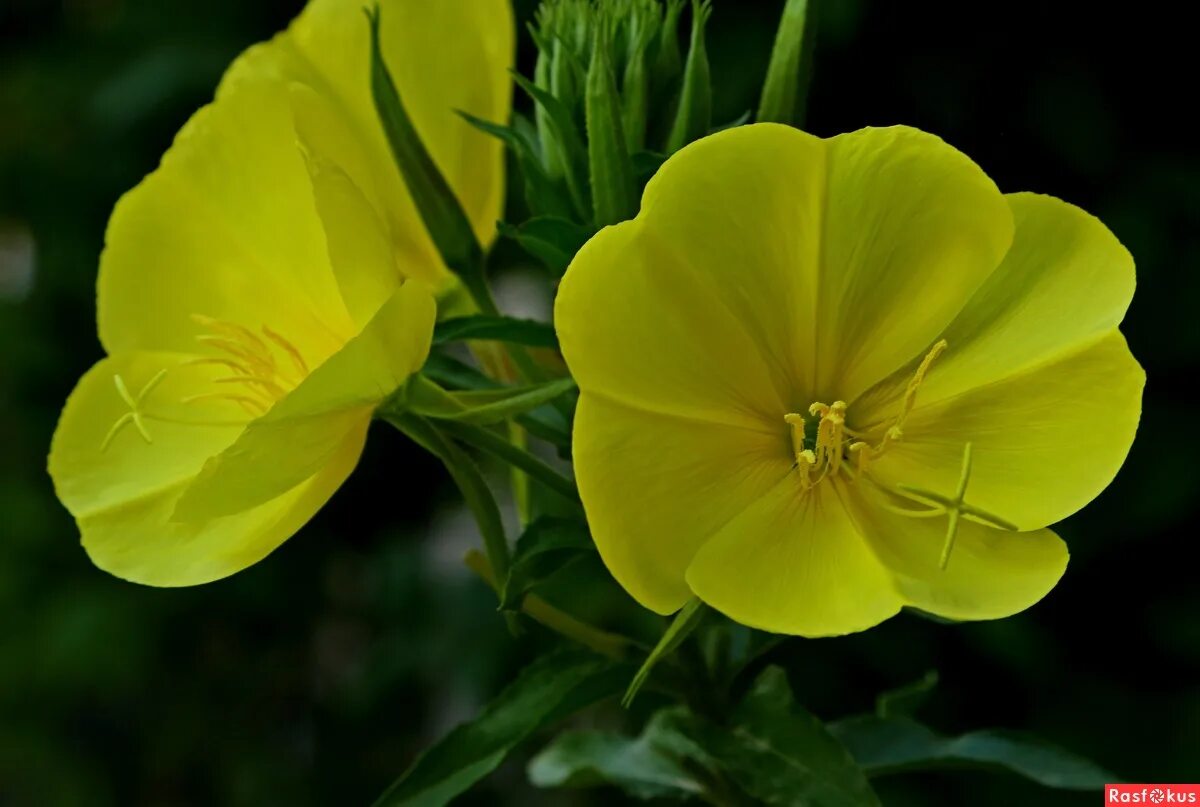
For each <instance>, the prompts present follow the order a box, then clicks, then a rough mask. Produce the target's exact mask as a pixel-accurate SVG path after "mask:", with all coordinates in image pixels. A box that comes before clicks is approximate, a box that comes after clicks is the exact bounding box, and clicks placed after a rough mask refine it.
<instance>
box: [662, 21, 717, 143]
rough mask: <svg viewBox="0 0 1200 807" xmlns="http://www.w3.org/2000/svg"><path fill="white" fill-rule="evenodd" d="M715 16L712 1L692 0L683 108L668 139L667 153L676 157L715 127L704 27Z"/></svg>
mask: <svg viewBox="0 0 1200 807" xmlns="http://www.w3.org/2000/svg"><path fill="white" fill-rule="evenodd" d="M711 14H712V2H711V0H692V38H691V43H690V45H689V46H688V57H687V64H686V65H684V68H683V88H682V89H681V90H680V91H679V108H678V109H677V110H676V111H675V122H674V123H673V124H672V125H671V133H670V134H669V135H668V136H667V148H666V151H667V154H674V153H675V152H676V151H679V149H681V148H683V147H684V146H686V145H687V144H688V143H691V142H692V141H693V140H699V139H700V138H702V137H704V136H705V135H706V134H708V130H709V129H710V128H711V127H712V78H711V76H710V75H709V67H708V51H707V50H706V48H705V45H704V28H705V26H706V25H707V24H708V18H709V16H710V15H711Z"/></svg>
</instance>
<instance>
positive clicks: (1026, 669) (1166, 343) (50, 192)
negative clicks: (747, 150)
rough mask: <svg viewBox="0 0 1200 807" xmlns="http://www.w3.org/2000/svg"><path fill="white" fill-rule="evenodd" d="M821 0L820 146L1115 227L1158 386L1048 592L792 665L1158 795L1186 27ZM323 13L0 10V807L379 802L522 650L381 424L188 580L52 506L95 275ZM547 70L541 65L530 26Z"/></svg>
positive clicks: (1192, 156)
mask: <svg viewBox="0 0 1200 807" xmlns="http://www.w3.org/2000/svg"><path fill="white" fill-rule="evenodd" d="M825 5H826V12H827V13H826V14H825V17H824V20H823V23H822V28H821V30H820V34H819V38H818V40H819V41H818V52H817V68H816V80H815V86H814V91H813V96H812V100H811V104H810V118H809V127H810V128H811V129H812V130H813V131H814V132H816V133H817V134H821V135H831V134H834V133H837V132H841V131H846V130H850V129H855V128H858V127H860V126H863V125H867V124H891V123H907V124H911V125H914V126H918V127H920V128H923V129H926V130H929V131H932V132H935V133H937V134H940V135H941V136H943V137H944V138H946V139H947V140H948V141H949V142H950V143H952V144H954V145H956V146H958V147H959V148H961V149H962V150H964V151H966V152H967V153H968V154H970V155H971V156H972V157H973V158H974V159H975V160H976V161H978V162H979V163H980V164H981V165H982V166H983V167H984V169H985V170H987V171H988V173H989V174H990V175H991V176H992V177H993V178H994V179H995V180H996V181H997V182H998V183H999V185H1000V187H1001V188H1002V189H1004V190H1026V189H1028V190H1037V191H1042V192H1045V193H1050V194H1053V195H1056V196H1059V197H1062V198H1064V199H1066V200H1068V201H1071V202H1073V203H1075V204H1078V205H1080V206H1082V207H1084V208H1086V209H1087V210H1089V211H1091V212H1093V213H1095V214H1097V215H1098V216H1100V218H1101V219H1103V220H1104V221H1105V222H1106V223H1107V224H1108V225H1109V227H1111V228H1112V229H1113V231H1114V232H1116V234H1117V235H1118V236H1119V237H1120V238H1121V240H1122V241H1123V242H1124V243H1125V244H1126V246H1128V247H1129V249H1130V250H1131V251H1132V252H1133V254H1134V256H1135V257H1136V259H1137V262H1138V279H1139V284H1138V292H1137V297H1136V299H1135V300H1134V304H1133V308H1132V310H1131V311H1130V314H1129V317H1128V319H1127V320H1126V324H1125V327H1124V331H1125V333H1126V335H1127V336H1128V337H1129V341H1130V344H1131V346H1132V349H1133V352H1134V354H1135V355H1136V356H1137V357H1138V358H1139V359H1140V360H1141V362H1142V364H1143V365H1144V366H1145V368H1146V370H1147V373H1148V375H1149V382H1148V385H1147V388H1146V400H1145V410H1144V414H1143V417H1142V425H1141V430H1140V433H1139V435H1138V440H1137V443H1136V444H1135V445H1134V448H1133V452H1132V455H1131V456H1130V459H1129V461H1128V462H1127V463H1126V465H1125V467H1124V469H1123V470H1122V472H1121V474H1120V476H1119V477H1118V479H1117V481H1116V482H1115V483H1114V484H1113V486H1112V487H1111V488H1110V489H1109V490H1108V491H1107V492H1105V493H1104V494H1103V495H1102V496H1101V497H1100V498H1099V499H1098V500H1097V501H1096V502H1094V503H1093V504H1092V505H1091V506H1090V507H1089V508H1087V510H1086V511H1085V512H1083V513H1082V514H1080V515H1078V516H1076V517H1073V518H1072V519H1070V520H1069V521H1068V522H1066V523H1064V524H1063V525H1062V527H1061V532H1062V533H1063V535H1064V537H1066V538H1067V540H1068V542H1069V543H1070V545H1071V549H1072V563H1071V567H1070V569H1069V571H1068V573H1067V576H1066V578H1065V579H1064V580H1063V582H1062V584H1061V585H1059V586H1058V588H1057V589H1055V591H1054V592H1053V593H1052V594H1051V595H1050V596H1049V597H1048V598H1047V599H1046V600H1045V601H1044V602H1043V603H1042V604H1040V605H1038V606H1037V607H1035V608H1033V609H1032V610H1030V611H1029V612H1027V613H1025V614H1023V615H1021V616H1019V617H1016V618H1013V619H1009V620H1005V621H1002V622H996V623H986V624H975V625H961V626H952V627H951V626H942V625H935V624H933V623H930V622H926V621H922V620H920V619H917V618H914V617H911V616H901V617H898V618H896V619H894V620H892V621H891V622H889V623H887V624H885V625H884V626H882V627H881V628H878V629H876V630H872V631H870V632H868V633H866V634H861V635H857V636H853V637H849V638H843V639H830V640H820V641H801V640H796V641H792V642H790V643H787V644H786V645H785V646H784V648H783V650H782V651H781V653H780V659H781V660H783V661H787V662H789V664H790V668H791V670H792V671H793V681H794V683H795V685H796V687H797V689H798V692H799V695H800V698H801V700H802V701H803V702H804V703H806V704H807V705H808V706H809V707H810V708H811V709H812V710H813V711H814V712H816V713H817V714H819V715H820V716H822V717H836V716H839V715H842V714H845V713H847V712H851V711H860V710H864V709H867V708H869V706H870V703H871V700H872V698H873V696H874V694H875V693H876V692H877V691H878V690H880V689H884V688H887V687H891V686H895V685H897V684H901V683H904V682H906V681H908V680H911V679H913V678H916V677H918V676H919V675H920V674H922V673H923V672H924V671H925V670H927V669H930V668H936V669H938V670H940V671H941V675H942V686H941V688H940V690H939V692H938V694H937V695H936V697H935V699H934V701H933V702H932V703H931V705H930V706H929V708H928V709H927V712H926V717H927V718H928V720H929V722H931V723H932V724H933V725H935V726H937V727H939V728H942V729H944V730H947V731H952V730H965V729H970V728H977V727H983V726H1007V727H1019V728H1025V729H1029V730H1033V731H1036V732H1038V733H1039V734H1041V735H1043V736H1045V737H1047V738H1049V739H1052V740H1053V741H1055V742H1057V743H1059V744H1062V745H1065V746H1067V747H1069V748H1072V749H1075V750H1077V751H1079V752H1081V753H1084V754H1085V755H1087V756H1089V757H1092V758H1093V759H1095V760H1097V761H1098V762H1100V763H1102V764H1103V765H1105V766H1107V767H1108V768H1110V769H1112V770H1114V771H1116V772H1118V773H1119V774H1120V775H1122V776H1124V777H1126V778H1128V779H1130V780H1132V781H1149V782H1187V781H1197V780H1200V586H1198V585H1197V568H1198V567H1197V564H1196V561H1195V558H1196V554H1195V552H1194V551H1193V549H1194V544H1195V542H1196V540H1197V535H1196V530H1195V525H1196V524H1197V515H1198V507H1200V505H1198V503H1197V471H1196V463H1197V461H1198V460H1200V452H1198V451H1197V449H1198V448H1200V446H1198V442H1200V441H1198V440H1197V432H1198V431H1200V419H1198V421H1192V417H1196V415H1197V410H1196V406H1195V403H1196V402H1195V399H1194V397H1193V396H1192V395H1191V394H1190V393H1189V388H1190V387H1192V386H1193V380H1194V377H1195V373H1196V372H1197V369H1198V359H1200V326H1198V323H1197V312H1196V299H1197V292H1198V291H1200V275H1198V274H1197V272H1196V267H1197V266H1198V264H1200V235H1198V233H1200V228H1198V227H1197V215H1196V213H1197V211H1198V210H1200V149H1198V148H1197V145H1196V144H1197V134H1196V129H1195V127H1194V125H1193V124H1192V123H1191V122H1190V120H1189V118H1190V117H1191V115H1192V114H1193V113H1194V106H1195V97H1196V96H1195V84H1196V79H1197V70H1196V68H1195V45H1194V37H1193V35H1192V33H1191V30H1190V28H1189V26H1188V25H1186V24H1185V22H1184V20H1183V19H1172V18H1171V13H1172V12H1173V11H1174V9H1175V8H1176V7H1173V6H1169V5H1153V4H1140V5H1137V4H1135V5H1132V6H1129V5H1126V6H1121V7H1120V10H1118V11H1113V12H1111V13H1101V12H1100V11H1098V10H1096V9H1098V8H1099V7H1098V6H1095V5H1093V4H1083V3H1077V4H1076V3H1064V4H1057V3H1056V4H1048V3H1034V2H1010V3H1004V4H995V3H992V4H940V3H935V4H929V3H915V2H909V3H894V2H848V0H829V1H828V2H826V4H825ZM531 6H532V3H530V2H521V3H519V6H518V13H519V14H520V15H521V17H522V19H527V18H528V15H529V12H530V10H531ZM715 6H716V10H715V14H714V16H713V21H712V25H711V28H710V41H709V52H710V54H711V57H712V61H713V74H714V77H715V84H716V88H715V90H716V105H717V112H718V119H719V120H731V119H733V118H736V117H737V116H738V115H740V114H741V113H742V112H743V111H744V110H745V109H747V108H750V107H752V106H753V105H754V101H755V99H756V96H757V87H758V85H759V83H760V82H761V77H762V75H763V73H764V71H765V64H766V60H767V55H768V52H769V48H770V44H771V41H772V37H773V27H774V24H775V21H776V19H777V16H778V13H779V9H780V7H781V3H780V2H778V1H776V2H769V3H746V2H734V0H716V2H715ZM297 10H298V3H297V2H285V1H284V0H269V1H264V2H254V3H248V2H239V0H219V1H218V0H187V2H181V1H179V2H169V3H164V2H161V0H61V1H60V2H53V3H52V2H36V1H35V0H0V805H10V804H12V805H44V804H45V805H76V804H78V805H89V806H90V805H97V806H101V807H102V806H103V805H208V804H219V805H250V804H254V805H273V804H288V805H304V804H365V803H368V802H369V801H370V799H371V798H373V797H374V796H375V795H377V794H378V792H379V791H380V790H381V789H382V788H383V786H384V785H385V784H386V783H387V782H388V781H389V780H390V779H391V777H393V776H394V775H396V774H397V773H399V772H400V771H401V770H402V769H403V768H404V767H405V765H406V764H407V763H408V762H409V761H410V760H411V759H412V757H413V755H414V754H415V753H416V752H417V751H418V750H419V749H420V748H421V747H423V746H424V745H425V744H427V743H428V742H429V741H430V740H431V739H432V738H434V737H436V736H439V735H440V734H442V733H444V732H445V731H446V730H447V729H448V728H449V727H450V726H451V725H453V724H454V723H455V722H457V721H459V720H461V719H464V718H466V717H467V716H469V715H470V714H471V713H472V712H473V710H474V709H475V708H476V707H477V705H478V704H479V703H480V701H481V699H483V698H486V697H487V696H488V695H489V694H491V693H494V692H496V691H497V689H498V688H499V686H500V685H501V683H502V682H503V681H504V680H506V679H507V678H508V677H510V676H511V675H512V674H513V672H514V670H515V669H516V668H517V666H519V665H520V664H521V663H523V662H524V661H525V660H527V653H528V648H527V647H525V646H524V645H522V644H520V643H513V642H512V641H510V640H509V639H508V637H507V635H506V634H505V632H504V630H503V627H502V622H501V620H500V619H499V618H498V617H497V615H496V613H495V611H494V600H493V599H492V597H491V595H490V593H489V592H488V591H486V590H485V589H484V587H483V586H482V585H481V584H479V583H477V582H475V581H474V580H472V579H471V578H470V577H469V576H468V575H467V574H466V573H465V572H464V571H462V570H461V567H460V566H459V564H458V558H459V557H460V556H461V553H462V550H463V549H464V548H466V547H467V546H469V545H470V544H471V542H472V541H473V540H474V538H473V527H472V526H471V524H470V522H469V519H467V518H466V517H465V516H464V515H463V514H462V512H461V510H460V509H459V506H458V503H457V500H456V498H455V495H454V492H453V491H452V490H451V489H450V487H449V484H448V482H447V481H446V479H445V478H444V475H443V474H442V473H441V472H440V470H439V469H438V468H437V467H436V466H435V465H434V464H433V462H432V461H431V460H429V459H428V458H426V457H424V456H422V455H421V454H419V453H417V452H416V451H415V450H414V449H412V448H411V447H410V446H408V445H407V444H406V443H405V442H404V441H403V440H402V439H400V438H399V437H398V436H396V435H394V434H392V433H389V432H387V431H386V430H385V429H384V428H377V429H376V431H375V432H373V433H372V436H371V437H372V439H371V440H370V441H369V445H368V450H367V454H366V457H365V459H364V461H363V463H362V466H361V467H360V468H359V470H358V471H357V472H356V473H355V475H354V476H353V477H352V479H351V481H350V482H349V483H348V484H347V485H346V486H345V487H344V488H343V490H342V491H341V492H340V493H338V495H337V496H336V497H335V498H334V500H333V502H332V503H331V504H330V505H329V506H328V507H327V508H325V509H324V510H323V511H322V512H321V513H320V514H319V515H318V516H317V518H316V519H315V520H314V521H313V523H312V524H311V525H310V526H309V527H307V528H306V529H305V530H303V531H302V532H301V533H300V534H299V535H298V536H296V537H295V538H293V539H292V540H290V541H289V542H288V543H287V544H285V545H284V547H283V548H282V549H280V550H279V551H278V552H277V553H275V554H274V555H273V556H272V557H270V558H269V559H268V560H266V561H264V562H263V563H261V564H259V565H258V566H256V567H254V568H252V569H250V570H248V571H246V572H243V573H241V574H239V575H236V576H235V577H233V578H231V579H229V580H226V581H223V582H220V583H215V584H212V585H208V586H204V587H201V588H196V589H188V590H176V591H169V590H161V591H160V590H153V589H148V588H140V587H137V586H133V585H130V584H126V583H122V582H120V581H118V580H116V579H114V578H111V577H109V576H107V575H105V574H104V573H102V572H100V571H98V570H96V569H95V568H93V567H92V566H91V565H90V563H89V562H88V560H87V558H86V556H85V555H84V553H83V552H82V550H81V549H80V548H79V545H78V537H77V533H76V531H75V528H74V525H73V523H72V522H71V519H70V518H69V517H68V515H67V514H66V512H65V511H64V510H63V509H62V508H61V507H60V506H59V505H58V504H57V502H56V501H55V499H54V496H53V493H52V491H51V487H50V482H49V479H48V477H47V475H46V473H45V471H44V468H45V454H46V449H47V446H48V443H49V439H50V434H51V431H52V429H53V427H54V422H55V418H56V416H57V413H58V409H59V407H60V406H61V403H62V401H63V400H64V398H65V396H66V395H67V393H68V392H69V391H70V389H71V387H72V386H73V384H74V382H75V380H76V379H77V378H78V377H79V375H80V374H81V373H82V372H83V371H84V370H85V369H87V367H88V366H89V365H90V364H91V363H92V362H93V361H95V360H96V359H97V358H99V356H100V348H99V345H98V343H97V340H96V337H95V329H94V297H93V283H94V279H95V272H96V258H97V254H98V252H99V250H100V247H101V243H102V234H103V227H104V223H105V221H106V218H107V216H108V213H109V211H110V210H111V208H112V205H113V203H114V202H115V200H116V199H117V197H118V196H119V194H120V193H121V192H123V191H124V190H126V189H128V188H129V187H131V186H132V185H134V184H135V183H136V182H137V181H138V180H139V179H140V178H141V177H142V176H143V175H144V174H145V173H146V172H147V171H149V170H151V169H152V168H153V167H154V166H155V165H156V164H157V161H158V159H159V157H160V155H161V154H162V152H163V151H164V150H165V148H166V147H167V145H168V144H169V143H170V140H171V137H172V136H173V134H174V132H175V130H176V129H177V128H178V127H179V126H180V125H181V124H182V123H183V121H184V120H185V119H186V118H187V117H188V115H189V114H190V113H191V112H192V111H193V110H195V109H196V108H197V107H198V106H200V105H201V104H203V103H204V102H205V101H206V100H208V99H209V98H210V97H211V93H212V90H213V88H214V87H215V85H216V82H217V80H218V78H219V76H220V74H221V71H222V69H223V67H224V65H225V64H227V63H228V61H229V60H230V59H231V58H232V57H233V56H234V55H235V54H236V53H237V52H238V51H239V50H240V49H242V48H244V47H245V46H246V45H248V44H250V43H252V42H254V41H256V40H260V39H263V38H265V37H267V36H269V35H270V34H272V33H273V32H274V31H276V30H278V29H279V28H281V27H283V26H284V25H285V24H286V22H287V21H288V20H289V19H290V18H291V17H292V16H293V15H294V14H295V12H296V11H297ZM521 49H522V50H521V58H522V61H523V63H527V62H528V61H529V59H530V57H531V54H530V52H529V51H530V46H529V42H528V38H527V36H523V37H522V41H521ZM516 277H517V278H518V279H520V277H521V276H520V275H517V276H516ZM524 285H525V286H528V285H529V284H528V283H525V284H524ZM911 304H913V305H919V304H920V302H919V301H917V300H914V301H911ZM1062 307H1063V316H1070V309H1071V301H1070V300H1066V299H1065V300H1063V301H1062ZM604 719H607V720H610V721H613V720H620V719H621V718H620V715H619V714H617V713H615V712H614V713H613V714H611V715H608V716H607V717H606V718H604ZM534 747H536V743H535V744H534ZM523 782H524V780H523V774H522V767H521V763H520V760H518V761H517V762H516V763H510V764H508V765H506V766H505V767H504V768H502V769H501V771H500V772H499V773H498V774H496V775H495V776H493V777H492V778H490V779H489V780H488V781H487V783H486V785H485V786H483V787H482V788H480V789H479V790H477V791H476V792H475V793H474V794H472V795H471V796H469V797H467V798H464V799H463V803H464V804H466V803H474V804H491V805H496V804H502V805H506V804H512V805H517V804H611V803H613V802H614V800H616V801H619V799H620V797H619V795H617V794H615V793H603V792H602V793H592V794H586V795H577V794H562V793H556V794H548V793H538V792H535V791H532V790H530V789H529V788H528V787H527V786H526V785H525V784H524V783H523ZM880 791H881V795H882V796H883V799H884V802H885V804H887V805H893V804H896V805H905V804H947V805H961V804H978V805H991V804H995V805H1000V804H1022V805H1038V804H1046V805H1095V804H1099V803H1100V796H1099V794H1096V793H1089V794H1063V793H1056V792H1051V791H1043V790H1040V789H1038V788H1036V787H1034V786H1032V785H1027V784H1024V783H1022V782H1017V781H1015V780H1010V779H1007V778H1004V777H1001V776H999V775H993V774H986V773H967V772H948V773H937V774H927V775H921V776H908V777H903V778H896V779H893V780H885V781H883V782H881V784H880Z"/></svg>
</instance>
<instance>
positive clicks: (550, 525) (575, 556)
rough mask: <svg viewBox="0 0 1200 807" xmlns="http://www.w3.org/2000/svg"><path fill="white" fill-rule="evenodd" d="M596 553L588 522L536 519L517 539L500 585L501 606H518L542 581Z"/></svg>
mask: <svg viewBox="0 0 1200 807" xmlns="http://www.w3.org/2000/svg"><path fill="white" fill-rule="evenodd" d="M595 552H596V546H595V544H593V543H592V539H591V536H590V535H589V534H588V530H587V525H586V524H584V523H582V522H580V521H576V520H573V519H563V518H539V519H537V520H536V521H534V522H533V523H532V524H530V525H529V526H528V527H526V528H525V532H523V533H522V534H521V537H520V538H518V539H517V548H516V551H515V552H514V553H513V559H512V565H511V566H510V567H509V571H508V577H507V578H506V579H505V581H504V585H503V587H502V588H501V592H502V593H501V596H500V607H501V608H505V609H515V608H519V607H520V605H521V599H522V598H523V597H524V596H525V594H527V593H528V592H530V591H532V590H533V589H534V588H535V587H536V586H537V585H538V584H539V583H541V582H542V581H543V580H546V579H547V578H549V577H551V576H552V575H554V574H555V573H557V572H558V571H560V570H561V569H563V568H564V567H565V566H566V565H567V564H570V563H574V562H575V561H577V560H579V559H580V558H583V557H588V556H590V555H593V554H595Z"/></svg>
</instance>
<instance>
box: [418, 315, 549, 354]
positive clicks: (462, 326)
mask: <svg viewBox="0 0 1200 807" xmlns="http://www.w3.org/2000/svg"><path fill="white" fill-rule="evenodd" d="M464 339H483V340H491V341H496V342H511V343H513V344H516V345H528V346H529V347H548V348H554V349H556V350H557V349H558V337H557V336H555V335H554V326H553V325H551V324H550V323H548V322H538V321H536V320H532V319H516V318H515V317H502V316H487V315H484V314H479V315H476V316H470V317H455V318H453V319H444V320H442V321H441V322H439V323H437V325H435V326H434V327H433V343H434V344H435V345H444V344H446V343H447V342H457V341H461V340H464Z"/></svg>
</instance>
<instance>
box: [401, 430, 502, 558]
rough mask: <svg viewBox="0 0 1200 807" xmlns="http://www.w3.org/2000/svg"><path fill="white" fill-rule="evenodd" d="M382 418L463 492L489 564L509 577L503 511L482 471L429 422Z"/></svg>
mask: <svg viewBox="0 0 1200 807" xmlns="http://www.w3.org/2000/svg"><path fill="white" fill-rule="evenodd" d="M379 416H380V417H382V418H383V419H384V420H386V421H387V422H388V423H391V424H392V425H393V426H395V427H396V428H397V429H399V430H400V431H401V432H403V433H404V434H405V435H406V436H407V437H409V438H410V439H411V440H412V441H413V442H415V443H416V444H417V445H419V446H421V447H422V448H424V449H425V450H426V451H428V452H429V453H431V454H433V455H434V456H435V457H437V458H438V459H439V460H441V461H442V464H443V465H444V466H446V470H447V471H449V472H450V476H451V478H452V479H453V480H454V483H455V484H456V485H457V486H458V489H459V491H461V492H462V496H463V501H464V502H465V503H466V505H467V509H469V510H470V511H471V515H473V516H474V517H475V522H476V524H478V525H479V532H480V534H481V535H482V536H483V546H484V549H486V550H487V556H488V561H489V562H490V563H491V567H492V568H493V569H494V570H495V571H496V574H497V575H500V576H501V577H503V576H504V575H507V574H508V562H509V561H508V539H507V538H506V537H505V535H504V524H503V522H502V521H501V520H500V508H498V507H497V506H496V499H495V497H494V496H492V491H491V490H490V489H489V488H488V486H487V482H486V481H484V478H483V475H482V474H481V473H479V468H477V467H476V466H475V463H474V462H473V461H472V460H471V458H470V457H469V456H467V454H466V453H465V452H464V451H463V450H462V449H460V448H459V447H458V446H456V445H455V444H454V442H453V441H452V440H449V439H447V438H446V437H445V436H444V435H443V434H442V433H441V432H440V431H438V430H437V429H436V428H434V426H433V425H431V424H430V423H429V422H428V421H427V420H425V419H424V418H422V417H420V416H419V415H415V414H412V413H411V412H407V411H403V410H396V409H386V408H381V409H380V411H379Z"/></svg>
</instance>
